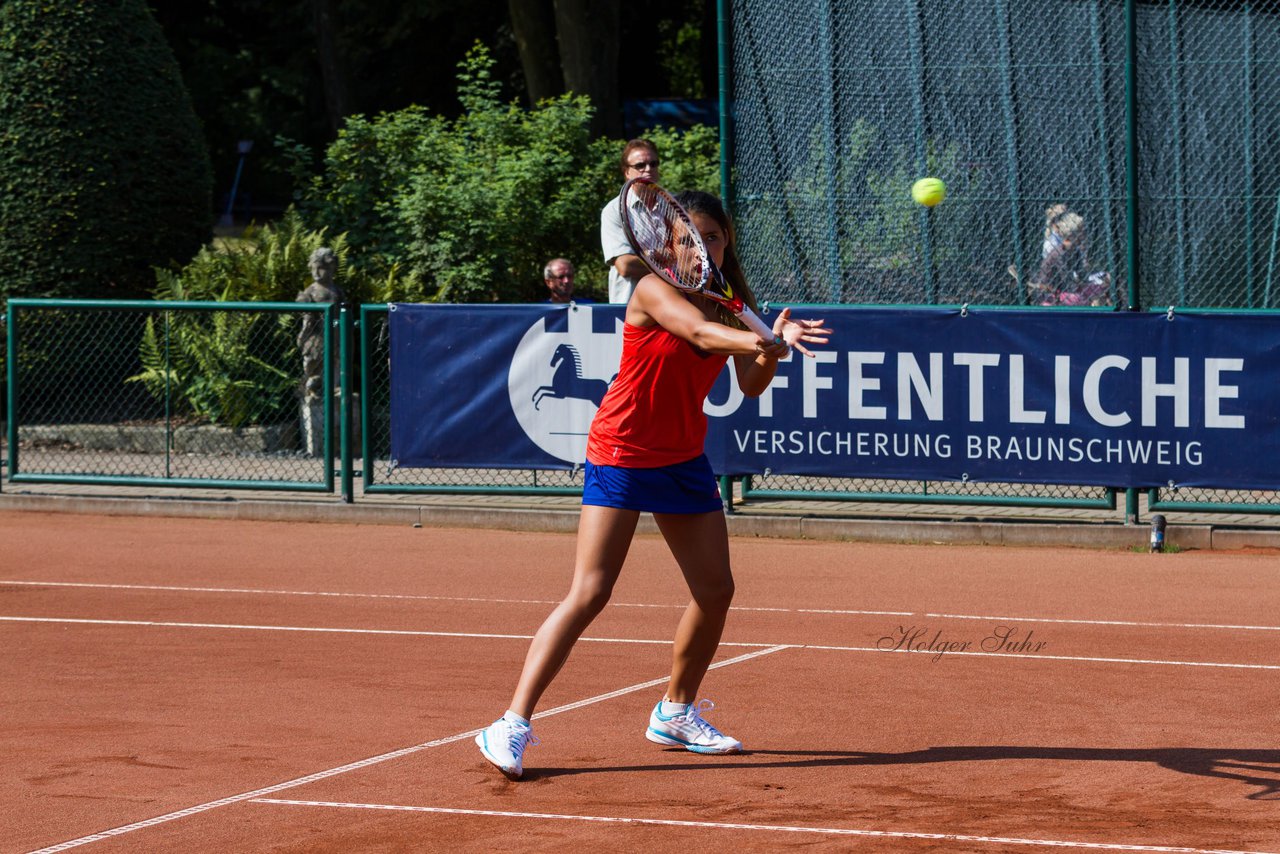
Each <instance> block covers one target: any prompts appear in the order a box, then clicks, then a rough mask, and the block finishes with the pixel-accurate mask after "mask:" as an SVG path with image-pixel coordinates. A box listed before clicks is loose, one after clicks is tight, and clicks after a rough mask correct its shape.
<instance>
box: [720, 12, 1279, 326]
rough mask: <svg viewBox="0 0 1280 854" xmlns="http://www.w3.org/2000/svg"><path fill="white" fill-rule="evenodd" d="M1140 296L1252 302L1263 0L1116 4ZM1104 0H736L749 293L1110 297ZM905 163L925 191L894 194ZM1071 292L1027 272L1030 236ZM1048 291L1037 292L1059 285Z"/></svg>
mask: <svg viewBox="0 0 1280 854" xmlns="http://www.w3.org/2000/svg"><path fill="white" fill-rule="evenodd" d="M1133 28H1134V30H1133V31H1134V34H1135V39H1136V53H1135V60H1136V64H1135V69H1136V77H1135V81H1134V82H1135V95H1136V109H1135V111H1134V112H1133V115H1132V118H1133V120H1134V122H1135V124H1134V134H1135V138H1136V140H1137V145H1136V148H1135V154H1136V161H1135V165H1136V169H1137V180H1138V191H1137V194H1136V196H1137V199H1136V202H1137V204H1136V211H1137V214H1138V228H1137V231H1136V233H1134V234H1133V235H1132V243H1133V246H1134V249H1135V251H1136V252H1137V256H1138V258H1139V262H1140V264H1139V269H1140V274H1139V276H1140V282H1139V285H1140V287H1139V288H1138V292H1139V296H1140V303H1141V304H1142V305H1143V306H1144V307H1146V306H1151V305H1168V304H1179V305H1185V306H1202V307H1203V306H1215V307H1243V308H1258V307H1274V306H1275V305H1276V304H1277V302H1280V295H1277V294H1276V293H1275V291H1276V290H1277V289H1280V282H1277V281H1276V278H1275V276H1276V272H1277V271H1276V270H1275V267H1276V261H1277V258H1276V249H1277V235H1278V234H1280V210H1278V208H1277V202H1278V201H1280V199H1278V194H1280V178H1278V177H1277V169H1276V166H1277V164H1276V160H1277V156H1278V155H1280V109H1278V104H1280V86H1277V85H1276V84H1277V83H1280V79H1278V74H1277V67H1278V64H1280V2H1276V0H1269V2H1264V3H1240V2H1230V3H1228V2H1220V3H1209V2H1198V3H1186V2H1183V3H1158V4H1157V3H1139V4H1137V6H1136V14H1135V15H1134V24H1133ZM1128 30H1129V24H1128V21H1127V18H1126V7H1125V4H1124V3H1122V2H1117V1H1116V0H1112V2H1102V0H1092V2H1072V0H1024V2H1018V3H1013V2H980V3H952V2H943V0H915V2H911V0H904V2H879V1H878V0H842V1H841V2H826V3H814V2H807V3H802V2H791V3H774V2H765V0H735V2H734V3H733V10H732V34H733V39H732V44H733V61H732V84H731V85H732V89H731V91H732V99H733V103H734V125H733V128H734V130H733V139H732V159H733V164H734V169H733V198H734V207H735V211H736V213H737V219H738V226H739V231H740V235H741V248H742V253H743V255H744V263H745V265H746V267H747V271H748V274H749V276H750V277H751V279H752V280H753V282H754V283H755V285H756V288H757V290H758V291H759V292H760V293H761V295H762V296H763V297H765V298H767V299H770V300H772V301H775V302H778V301H787V302H795V301H815V302H836V303H879V304H885V303H905V304H938V303H961V302H970V303H989V304H998V305H1000V304H1004V305H1009V304H1014V305H1016V304H1033V305H1037V304H1043V303H1053V304H1061V303H1063V302H1065V304H1101V305H1113V304H1116V303H1118V302H1119V303H1125V304H1127V302H1128V292H1129V275H1130V274H1129V269H1128V268H1129V264H1128V260H1127V259H1128V257H1129V255H1128V253H1129V249H1130V234H1129V228H1128V222H1127V218H1128V215H1129V203H1128V202H1129V199H1128V191H1127V189H1126V187H1127V169H1128V166H1129V157H1128V153H1129V150H1130V145H1129V119H1130V118H1131V115H1130V111H1129V109H1128V108H1127V105H1126V83H1127V80H1126V71H1125V67H1126V55H1127V33H1128ZM922 176H936V177H939V178H941V179H943V180H944V181H945V182H946V184H947V188H948V195H947V198H946V200H945V201H944V202H943V203H942V204H940V205H938V206H937V207H935V208H932V209H928V208H925V207H922V206H920V205H917V204H916V203H915V202H913V201H912V199H911V195H910V187H911V184H912V183H913V181H915V180H916V179H917V178H920V177H922ZM1051 225H1052V226H1053V227H1054V229H1055V231H1056V233H1057V234H1058V235H1062V234H1069V235H1070V236H1071V238H1072V241H1073V245H1074V246H1075V247H1076V251H1077V252H1080V253H1082V254H1083V256H1084V257H1083V259H1082V261H1081V263H1079V264H1076V265H1073V269H1074V270H1075V271H1076V277H1075V278H1076V285H1077V286H1076V287H1074V288H1072V289H1068V291H1067V292H1069V293H1073V294H1074V297H1071V298H1069V299H1066V300H1063V299H1062V297H1061V295H1060V293H1059V292H1056V291H1048V290H1045V289H1044V288H1042V287H1039V286H1041V285H1044V284H1046V282H1048V281H1050V280H1051V279H1052V276H1053V273H1054V271H1053V269H1051V268H1050V269H1042V266H1043V261H1044V258H1045V254H1046V251H1048V250H1049V249H1051V248H1052V247H1051V242H1052V240H1056V239H1057V238H1056V237H1054V238H1050V240H1049V241H1047V240H1046V228H1047V227H1049V226H1051ZM1061 290H1063V289H1058V291H1061Z"/></svg>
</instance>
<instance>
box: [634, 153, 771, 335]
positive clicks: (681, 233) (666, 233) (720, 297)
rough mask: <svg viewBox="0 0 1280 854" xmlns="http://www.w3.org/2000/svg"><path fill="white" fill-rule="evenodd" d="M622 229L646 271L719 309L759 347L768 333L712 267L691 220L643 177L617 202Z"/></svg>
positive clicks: (670, 199)
mask: <svg viewBox="0 0 1280 854" xmlns="http://www.w3.org/2000/svg"><path fill="white" fill-rule="evenodd" d="M619 204H621V206H622V227H623V228H624V229H625V230H626V232H627V238H628V239H630V241H631V246H632V248H634V249H635V250H636V254H637V255H639V256H640V260H642V261H644V263H645V266H646V267H648V268H649V269H650V270H652V271H653V272H654V273H655V274H656V275H657V276H658V277H659V278H661V279H662V280H663V281H665V282H666V283H667V284H669V285H671V286H672V287H675V288H678V289H679V290H682V291H685V292H686V293H691V294H701V295H702V296H704V297H707V298H708V299H711V300H714V301H715V302H718V303H720V305H723V306H724V307H725V308H727V309H729V311H731V312H733V316H734V317H736V318H738V319H739V320H741V321H742V322H743V323H744V324H745V325H746V327H747V328H748V329H750V330H751V331H752V332H754V333H755V334H757V335H759V336H760V340H761V341H775V340H776V337H775V336H774V334H773V330H772V329H770V328H769V326H768V325H767V324H765V322H764V321H763V320H761V319H760V316H759V315H757V314H756V313H755V312H754V311H752V310H751V309H750V307H748V306H747V305H746V303H744V302H743V301H742V297H740V296H738V295H737V294H735V293H734V292H733V286H732V285H730V284H729V282H727V281H726V280H725V278H724V276H723V275H722V274H721V272H720V270H719V269H718V268H717V267H716V265H715V262H713V261H712V260H711V256H710V255H708V254H707V246H706V244H705V243H703V241H702V235H701V234H699V233H698V229H697V228H696V227H695V226H694V224H693V219H692V218H690V216H689V214H688V212H687V211H685V209H684V208H683V207H681V206H680V203H679V202H677V201H676V200H675V199H674V198H673V197H672V195H671V194H670V193H668V192H667V191H666V190H664V189H662V188H661V187H659V186H658V185H657V184H655V183H654V182H653V181H652V180H650V179H649V178H646V177H640V178H632V179H631V180H630V181H628V182H627V184H626V186H625V187H623V188H622V194H621V195H620V196H619Z"/></svg>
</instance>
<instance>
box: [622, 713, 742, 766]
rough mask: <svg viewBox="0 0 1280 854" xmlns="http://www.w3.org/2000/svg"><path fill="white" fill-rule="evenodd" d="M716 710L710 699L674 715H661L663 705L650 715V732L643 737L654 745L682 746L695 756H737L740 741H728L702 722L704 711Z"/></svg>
mask: <svg viewBox="0 0 1280 854" xmlns="http://www.w3.org/2000/svg"><path fill="white" fill-rule="evenodd" d="M715 707H716V704H715V703H713V702H711V701H710V700H702V701H700V702H698V703H690V704H689V705H688V706H686V707H685V710H684V711H683V712H679V713H678V714H674V715H664V714H663V713H662V703H658V705H656V706H654V707H653V713H652V714H650V715H649V729H647V730H645V734H644V737H645V738H647V739H649V740H650V741H652V742H655V743H657V744H665V745H667V746H669V747H683V748H684V749H685V750H692V751H693V752H694V753H738V752H740V751H741V750H742V742H740V741H738V740H737V739H736V738H730V737H729V736H727V735H725V734H724V733H722V732H721V731H720V730H718V729H716V728H715V727H713V726H712V725H711V724H709V723H707V722H706V721H704V720H703V719H702V713H703V712H709V711H711V710H712V709H714V708H715Z"/></svg>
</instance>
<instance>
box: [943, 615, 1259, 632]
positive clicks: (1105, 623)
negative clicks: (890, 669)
mask: <svg viewBox="0 0 1280 854" xmlns="http://www.w3.org/2000/svg"><path fill="white" fill-rule="evenodd" d="M924 616H925V617H932V618H937V619H941V620H988V621H992V620H1008V621H1010V622H1020V623H1068V624H1076V625H1083V626H1130V627H1137V628H1142V629H1240V630H1242V631H1250V632H1280V626H1246V625H1234V624H1231V623H1145V622H1139V621H1136V620H1076V619H1060V618H1054V617H997V616H988V615H984V614H925V615H924Z"/></svg>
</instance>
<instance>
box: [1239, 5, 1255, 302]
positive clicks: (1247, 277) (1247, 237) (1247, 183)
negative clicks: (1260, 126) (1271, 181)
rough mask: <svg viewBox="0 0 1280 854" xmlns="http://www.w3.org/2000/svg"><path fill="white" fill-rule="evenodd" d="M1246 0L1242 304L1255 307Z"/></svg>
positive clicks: (1249, 30)
mask: <svg viewBox="0 0 1280 854" xmlns="http://www.w3.org/2000/svg"><path fill="white" fill-rule="evenodd" d="M1250 5H1252V4H1250V3H1249V0H1245V3H1244V8H1243V9H1242V10H1241V12H1242V14H1241V21H1242V23H1243V26H1244V38H1243V41H1244V74H1243V75H1241V76H1242V77H1244V99H1243V100H1244V133H1243V136H1244V139H1243V140H1242V142H1241V145H1243V146H1244V187H1245V197H1244V287H1245V305H1247V306H1248V307H1249V308H1257V306H1256V305H1255V304H1254V299H1255V297H1254V291H1253V289H1254V282H1253V252H1254V248H1253V199H1254V195H1253V180H1254V178H1253V171H1254V167H1253V144H1254V139H1253V108H1254V97H1253V89H1254V71H1253V16H1252V14H1251V12H1250V9H1249V7H1250Z"/></svg>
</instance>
